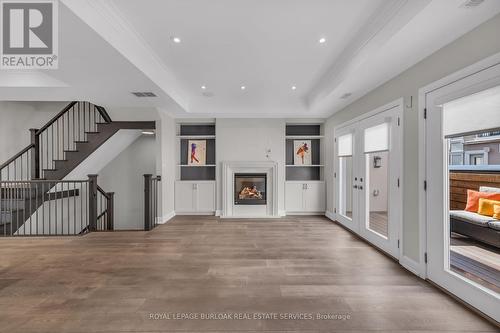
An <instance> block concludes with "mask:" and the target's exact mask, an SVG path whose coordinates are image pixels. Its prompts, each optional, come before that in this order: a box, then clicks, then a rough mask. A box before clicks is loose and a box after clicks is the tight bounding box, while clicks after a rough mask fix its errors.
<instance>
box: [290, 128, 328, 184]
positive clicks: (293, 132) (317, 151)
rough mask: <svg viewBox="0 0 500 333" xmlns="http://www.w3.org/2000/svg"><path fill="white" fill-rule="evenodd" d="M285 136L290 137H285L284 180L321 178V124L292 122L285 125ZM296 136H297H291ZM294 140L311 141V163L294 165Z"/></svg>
mask: <svg viewBox="0 0 500 333" xmlns="http://www.w3.org/2000/svg"><path fill="white" fill-rule="evenodd" d="M285 133H286V136H287V137H291V138H286V139H285V153H286V156H285V157H286V159H285V162H286V180H287V181H308V180H322V176H323V170H322V163H321V150H322V144H321V137H322V132H321V125H318V124H304V125H302V124H293V125H286V130H285ZM293 137H297V138H293ZM295 140H299V141H300V140H310V141H311V152H312V156H311V160H312V161H311V163H312V165H304V166H302V165H301V166H298V165H294V163H293V162H294V156H295V152H294V145H293V143H294V141H295Z"/></svg>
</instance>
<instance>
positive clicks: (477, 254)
mask: <svg viewBox="0 0 500 333" xmlns="http://www.w3.org/2000/svg"><path fill="white" fill-rule="evenodd" d="M450 265H451V269H452V270H453V271H455V272H457V273H459V274H462V275H464V276H465V277H467V278H468V279H470V280H472V281H475V282H477V283H479V284H481V285H483V286H485V287H486V288H489V289H491V290H493V291H494V292H496V293H499V294H500V250H499V249H498V248H495V247H493V246H488V245H485V244H482V243H480V242H477V241H475V240H473V239H470V238H467V237H464V236H462V235H458V234H454V233H452V236H451V246H450Z"/></svg>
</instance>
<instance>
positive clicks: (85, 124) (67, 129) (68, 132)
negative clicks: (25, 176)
mask: <svg viewBox="0 0 500 333" xmlns="http://www.w3.org/2000/svg"><path fill="white" fill-rule="evenodd" d="M110 122H111V119H110V117H109V115H108V114H107V113H106V111H105V110H104V108H102V107H100V106H97V105H94V104H92V103H89V102H76V101H74V102H71V103H69V104H68V105H67V106H66V107H65V108H64V109H63V110H62V111H61V112H59V113H58V114H57V115H56V116H55V117H54V118H52V119H51V120H50V121H49V122H48V123H47V124H45V125H44V126H43V127H42V128H40V129H31V130H30V131H31V144H32V146H33V153H32V156H31V158H32V161H31V168H32V171H31V174H32V176H33V178H44V176H45V172H46V171H47V170H56V167H57V162H58V161H65V160H66V153H67V152H71V151H76V150H77V147H78V144H79V143H85V142H87V136H88V135H89V134H90V133H97V128H98V124H100V123H110Z"/></svg>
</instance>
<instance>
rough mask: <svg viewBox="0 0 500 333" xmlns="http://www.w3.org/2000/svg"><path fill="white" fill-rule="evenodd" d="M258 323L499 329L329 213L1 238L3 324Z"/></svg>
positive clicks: (168, 328) (0, 327)
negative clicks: (187, 316)
mask: <svg viewBox="0 0 500 333" xmlns="http://www.w3.org/2000/svg"><path fill="white" fill-rule="evenodd" d="M235 313H238V314H242V316H244V314H247V315H248V316H250V318H251V319H245V318H246V317H242V318H240V319H234V317H233V318H232V319H228V320H224V319H211V320H204V319H173V318H172V316H173V314H190V315H191V316H198V318H201V316H202V315H204V314H213V315H217V316H219V315H224V314H225V315H228V314H235ZM318 313H319V314H323V315H324V316H325V317H326V316H328V315H329V316H330V319H325V318H324V317H323V319H314V320H313V319H309V316H312V317H313V318H316V315H317V314H318ZM259 314H265V315H266V316H268V317H267V318H261V317H258V316H259ZM273 314H276V316H277V319H275V318H274V315H273ZM254 315H257V319H253V316H254ZM151 316H153V319H151ZM155 316H156V317H155ZM285 316H299V317H298V318H295V319H293V317H292V319H289V318H287V319H285ZM335 316H337V317H335ZM301 317H302V318H301ZM154 318H156V319H154ZM253 331H259V332H263V331H264V332H265V331H268V332H285V331H286V332H320V331H324V332H437V331H446V332H497V328H496V327H494V326H492V325H491V324H489V323H488V322H487V321H485V320H484V319H482V318H480V317H479V316H477V315H475V314H474V313H472V312H471V311H469V310H467V309H466V308H464V307H463V306H461V305H460V304H458V303H456V302H455V301H453V300H452V299H451V298H450V297H448V296H447V295H445V294H443V293H441V292H440V291H438V290H437V289H435V288H434V287H432V286H430V285H429V284H428V283H426V282H425V281H422V280H421V279H419V278H417V277H416V276H414V275H412V274H410V273H409V272H407V271H406V270H404V269H403V268H402V267H401V266H399V265H398V264H397V263H396V262H394V261H393V260H391V259H389V258H387V257H386V256H384V255H382V254H381V253H380V252H378V251H376V250H375V249H373V248H372V247H370V246H369V245H367V244H366V243H364V242H362V241H360V240H359V239H357V238H356V237H355V236H353V235H352V234H350V233H349V232H347V231H346V230H344V229H343V228H342V227H340V226H339V225H337V224H335V223H333V222H331V221H329V220H327V219H325V218H323V217H287V218H283V219H273V220H220V219H218V218H215V217H188V216H184V217H176V218H174V219H173V220H171V221H170V222H169V223H168V224H165V225H161V226H159V227H158V228H156V229H154V230H152V231H150V232H113V233H91V234H89V235H87V236H83V237H73V238H69V237H64V238H17V239H2V240H0V332H9V333H17V332H50V333H55V332H73V333H74V332H82V333H83V332H85V333H89V332H253Z"/></svg>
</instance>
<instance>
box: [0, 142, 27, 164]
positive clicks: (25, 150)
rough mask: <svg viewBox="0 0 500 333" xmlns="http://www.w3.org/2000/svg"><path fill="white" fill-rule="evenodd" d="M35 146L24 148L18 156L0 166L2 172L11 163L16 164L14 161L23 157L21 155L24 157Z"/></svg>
mask: <svg viewBox="0 0 500 333" xmlns="http://www.w3.org/2000/svg"><path fill="white" fill-rule="evenodd" d="M34 146H35V145H34V144H30V145H29V146H27V147H26V148H24V149H23V150H21V151H20V152H19V153H17V154H16V155H14V156H12V157H11V158H9V159H8V160H7V161H6V162H5V163H3V164H2V165H0V171H2V169H3V168H5V167H7V166H8V165H9V164H10V163H12V162H14V160H16V159H18V158H19V157H21V155H23V154H24V153H26V152H27V151H28V150H30V149H31V148H33V147H34Z"/></svg>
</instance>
